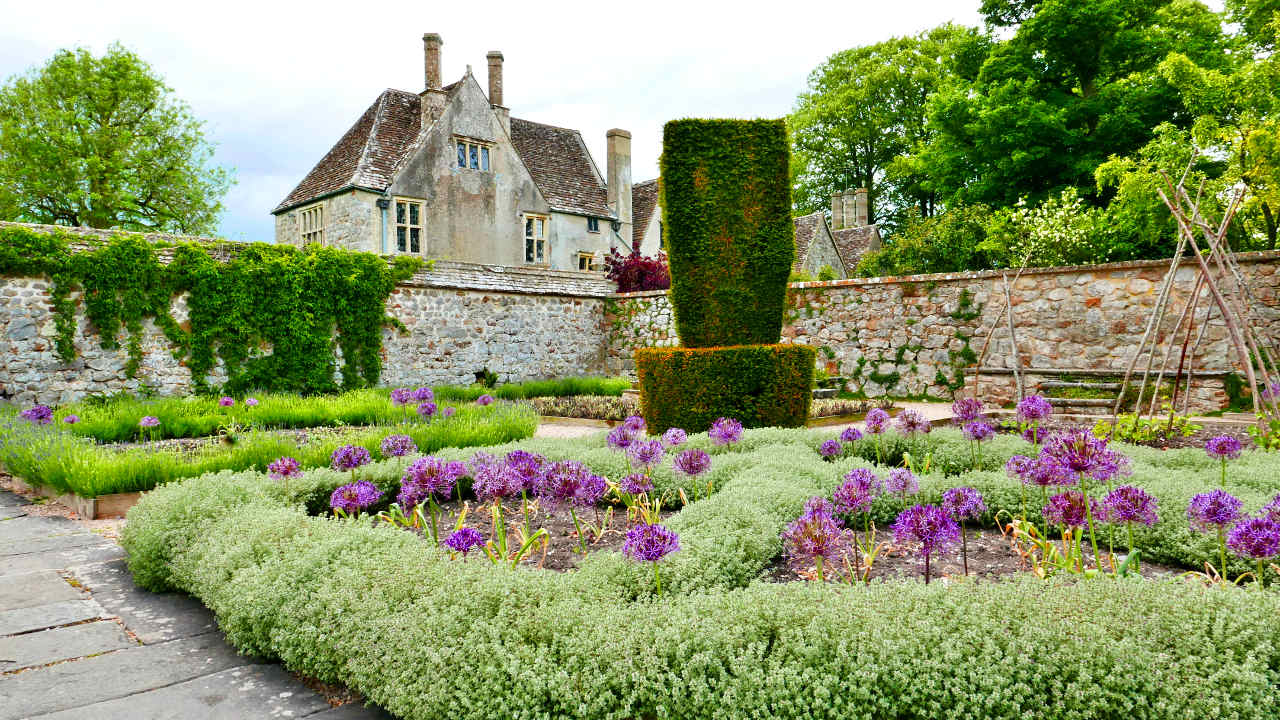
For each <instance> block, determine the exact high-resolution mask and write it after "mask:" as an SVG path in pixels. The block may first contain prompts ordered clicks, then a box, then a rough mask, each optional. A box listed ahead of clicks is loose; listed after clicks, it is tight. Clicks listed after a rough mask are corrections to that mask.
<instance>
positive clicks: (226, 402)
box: [218, 395, 236, 407]
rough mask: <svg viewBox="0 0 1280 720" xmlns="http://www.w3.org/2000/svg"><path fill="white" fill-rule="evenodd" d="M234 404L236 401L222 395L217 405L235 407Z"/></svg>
mask: <svg viewBox="0 0 1280 720" xmlns="http://www.w3.org/2000/svg"><path fill="white" fill-rule="evenodd" d="M235 404H236V399H235V398H233V397H231V396H230V395H223V396H222V397H220V398H218V405H219V406H221V407H231V406H232V405H235Z"/></svg>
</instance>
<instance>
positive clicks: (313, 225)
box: [298, 202, 325, 245]
mask: <svg viewBox="0 0 1280 720" xmlns="http://www.w3.org/2000/svg"><path fill="white" fill-rule="evenodd" d="M324 227H325V226H324V203H323V202H318V203H313V204H311V205H307V206H306V207H302V208H298V240H299V242H300V243H301V244H302V245H309V244H311V243H315V244H317V245H323V244H324Z"/></svg>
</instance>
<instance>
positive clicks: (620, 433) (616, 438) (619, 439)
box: [607, 425, 636, 450]
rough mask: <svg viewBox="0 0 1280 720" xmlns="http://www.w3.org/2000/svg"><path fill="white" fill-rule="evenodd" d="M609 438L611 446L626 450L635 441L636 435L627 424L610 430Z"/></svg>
mask: <svg viewBox="0 0 1280 720" xmlns="http://www.w3.org/2000/svg"><path fill="white" fill-rule="evenodd" d="M607 440H608V443H609V447H612V448H613V449H615V450H626V449H627V448H628V447H630V446H631V443H633V442H635V440H636V435H635V433H634V432H632V431H631V430H629V429H628V428H627V426H626V425H619V426H617V427H615V428H614V429H612V430H610V431H609V436H608V438H607Z"/></svg>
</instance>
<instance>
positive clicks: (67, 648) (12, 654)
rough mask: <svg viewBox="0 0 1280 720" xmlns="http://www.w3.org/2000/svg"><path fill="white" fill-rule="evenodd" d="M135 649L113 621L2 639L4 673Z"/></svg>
mask: <svg viewBox="0 0 1280 720" xmlns="http://www.w3.org/2000/svg"><path fill="white" fill-rule="evenodd" d="M135 646H137V643H136V642H134V641H132V640H130V639H129V636H128V635H126V634H125V631H124V627H122V626H121V625H120V623H117V622H113V621H111V620H102V621H99V622H90V623H83V624H80V625H70V626H67V627H61V628H55V629H53V630H46V631H44V632H33V633H27V634H25V635H13V636H10V637H0V673H4V672H12V671H14V670H21V669H23V668H29V667H36V666H38V665H45V664H48V663H51V662H56V661H58V660H68V659H71V658H79V657H85V656H86V655H97V654H99V653H104V652H110V651H112V650H123V649H124V648H128V647H135Z"/></svg>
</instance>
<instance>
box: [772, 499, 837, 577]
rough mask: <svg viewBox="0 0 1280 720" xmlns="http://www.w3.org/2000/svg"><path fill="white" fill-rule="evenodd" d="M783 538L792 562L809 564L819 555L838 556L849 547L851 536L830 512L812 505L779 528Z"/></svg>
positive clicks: (832, 558)
mask: <svg viewBox="0 0 1280 720" xmlns="http://www.w3.org/2000/svg"><path fill="white" fill-rule="evenodd" d="M782 542H783V545H784V547H785V548H786V552H787V557H788V558H790V560H791V562H792V563H794V564H808V563H811V562H814V561H816V560H817V559H818V558H821V559H822V560H824V561H826V562H835V561H837V560H839V559H840V558H841V557H843V556H844V555H845V553H847V552H848V551H849V548H850V542H851V538H850V534H849V531H848V530H846V529H844V527H842V526H841V524H840V521H839V520H837V519H836V518H835V517H834V516H833V515H831V513H829V512H826V511H824V510H822V509H817V508H815V509H813V510H810V511H807V512H805V514H803V515H801V516H800V517H799V518H797V519H796V520H795V521H794V522H792V523H791V524H790V525H788V526H787V529H786V530H783V531H782Z"/></svg>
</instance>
